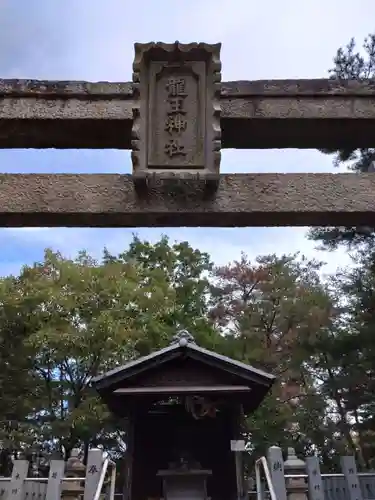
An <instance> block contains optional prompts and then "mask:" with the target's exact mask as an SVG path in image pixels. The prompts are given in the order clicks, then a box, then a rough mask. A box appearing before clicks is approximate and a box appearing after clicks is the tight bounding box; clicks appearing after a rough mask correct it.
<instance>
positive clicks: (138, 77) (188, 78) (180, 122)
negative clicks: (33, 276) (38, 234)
mask: <svg viewBox="0 0 375 500" xmlns="http://www.w3.org/2000/svg"><path fill="white" fill-rule="evenodd" d="M220 79H221V63H220V44H213V45H210V44H204V43H192V44H181V43H178V42H176V43H172V44H164V43H160V42H158V43H153V42H152V43H148V44H135V59H134V67H133V82H131V83H109V82H96V83H89V82H69V81H65V82H61V81H60V82H59V81H35V80H0V148H92V149H94V148H99V149H106V148H111V149H131V150H132V161H133V174H134V175H133V176H129V175H109V174H108V175H104V176H103V175H102V176H98V175H94V174H86V175H77V174H75V175H53V174H45V175H39V174H38V175H36V174H27V175H24V174H15V175H7V174H6V175H3V176H2V177H1V179H0V180H1V187H2V189H1V190H0V224H1V225H3V226H81V227H82V226H86V227H87V226H96V227H99V226H104V227H113V226H120V227H140V226H163V227H165V226H221V227H230V226H251V225H256V226H264V225H293V226H295V225H357V224H358V225H374V224H375V217H374V202H373V193H374V191H375V179H374V176H373V175H371V174H369V175H367V176H355V175H353V174H338V175H332V174H233V175H223V174H221V175H220V176H219V167H220V149H221V148H237V149H239V148H242V149H255V148H256V149H260V148H269V149H271V148H314V149H320V148H329V149H335V148H340V147H345V149H353V150H354V149H355V148H357V147H372V146H373V130H374V126H375V82H374V81H372V80H368V81H363V80H362V81H354V80H346V81H340V80H333V79H318V80H263V81H244V80H240V81H232V82H221V81H220ZM243 167H244V166H242V168H243ZM256 168H257V166H256V165H254V166H251V167H250V166H249V170H250V169H251V170H252V171H254V170H255V171H256ZM155 173H157V175H161V174H163V175H167V176H173V175H175V174H176V173H177V175H178V176H185V175H187V176H190V175H193V176H195V175H196V174H197V173H199V176H201V177H204V178H206V179H210V178H215V179H216V180H218V189H217V191H216V193H215V196H214V198H210V199H206V198H205V197H204V194H202V193H201V191H200V188H198V187H196V188H194V189H193V191H191V192H188V193H186V192H184V193H182V194H180V193H178V192H170V191H165V190H164V191H163V190H162V189H159V188H158V187H157V186H156V188H155V189H154V190H152V192H150V193H149V194H150V198H149V199H148V200H147V201H146V202H145V201H144V200H140V199H139V198H137V196H136V194H135V193H134V186H133V182H134V179H144V178H145V177H147V176H148V175H150V174H151V175H154V174H155ZM201 195H202V196H203V197H202V196H201Z"/></svg>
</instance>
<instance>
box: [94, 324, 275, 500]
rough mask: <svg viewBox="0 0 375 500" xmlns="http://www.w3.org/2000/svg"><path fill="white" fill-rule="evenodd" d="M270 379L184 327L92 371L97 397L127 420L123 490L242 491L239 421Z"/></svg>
mask: <svg viewBox="0 0 375 500" xmlns="http://www.w3.org/2000/svg"><path fill="white" fill-rule="evenodd" d="M274 380H275V377H274V376H272V375H270V374H267V373H265V372H263V371H260V370H257V369H255V368H253V367H251V366H248V365H245V364H243V363H240V362H238V361H235V360H232V359H230V358H227V357H225V356H221V355H219V354H216V353H214V352H212V351H208V350H206V349H203V348H201V347H199V346H198V345H197V344H196V343H195V341H194V339H193V337H192V336H191V335H190V334H189V333H187V332H185V331H182V332H180V333H179V334H177V335H176V336H175V337H174V338H173V340H172V342H171V344H170V345H169V346H168V347H166V348H164V349H161V350H159V351H156V352H154V353H152V354H150V355H148V356H145V357H143V358H140V359H138V360H136V361H132V362H129V363H127V364H126V365H124V366H121V367H119V368H116V369H114V370H112V371H110V372H108V373H106V374H104V375H102V376H99V377H96V378H95V379H94V380H93V382H92V383H93V386H94V387H95V388H96V389H97V391H98V392H99V394H100V396H101V397H102V398H103V400H104V402H105V403H106V404H107V405H108V407H109V408H110V410H111V411H112V412H113V413H114V414H115V415H117V416H119V417H122V418H125V419H126V420H127V424H128V425H127V428H128V438H127V446H128V449H127V485H126V490H127V498H128V499H132V500H148V499H159V498H162V497H164V498H168V499H174V498H178V497H180V498H181V495H183V496H184V495H185V496H189V497H191V498H197V499H198V498H202V499H203V498H206V497H210V498H211V499H212V500H229V499H232V498H233V499H234V498H240V497H242V496H243V492H244V484H243V467H242V464H241V460H240V457H241V454H240V453H239V452H238V449H239V448H238V447H239V443H241V442H242V441H241V438H242V435H241V424H242V421H243V418H244V416H245V415H249V414H250V413H251V412H253V411H254V410H255V409H256V408H257V407H258V406H259V405H260V403H261V402H262V400H263V398H264V397H265V395H266V394H267V392H268V390H269V389H270V387H271V386H272V384H273V382H274Z"/></svg>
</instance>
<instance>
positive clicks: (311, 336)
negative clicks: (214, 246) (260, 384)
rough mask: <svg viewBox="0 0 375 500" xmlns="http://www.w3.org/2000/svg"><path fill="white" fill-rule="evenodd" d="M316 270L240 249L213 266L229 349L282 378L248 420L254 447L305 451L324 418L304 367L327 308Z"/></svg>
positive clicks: (218, 317) (218, 318)
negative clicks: (240, 253)
mask: <svg viewBox="0 0 375 500" xmlns="http://www.w3.org/2000/svg"><path fill="white" fill-rule="evenodd" d="M319 269H320V264H319V263H317V262H314V261H308V260H306V259H304V258H303V257H302V258H298V256H297V255H289V256H282V257H277V256H275V255H269V256H264V257H258V258H257V259H256V260H255V262H254V263H252V262H251V261H249V260H248V258H247V257H246V256H245V255H243V256H242V259H241V260H240V261H239V262H234V263H232V264H230V265H228V266H223V267H219V268H216V269H215V271H214V276H215V286H214V288H213V307H212V310H211V316H212V317H213V319H214V321H215V322H216V324H217V325H218V326H219V327H221V328H222V330H223V332H225V339H226V343H227V346H226V349H227V352H228V353H229V354H230V355H231V356H233V357H235V358H238V359H241V360H242V361H244V362H247V363H249V364H252V365H255V366H260V367H261V368H263V369H266V370H268V371H270V372H271V373H274V374H275V375H278V377H279V378H278V383H277V384H276V386H275V387H274V389H273V391H272V394H271V395H270V396H269V397H268V398H267V400H266V401H265V402H264V404H262V406H261V407H260V408H259V410H258V411H257V412H256V413H255V414H254V415H252V416H251V418H250V419H249V438H250V442H251V446H252V448H253V449H254V450H255V451H256V452H257V454H259V453H261V452H264V451H265V448H266V447H268V446H271V445H274V444H277V443H278V444H280V445H283V446H286V445H288V444H291V443H294V445H295V446H296V447H297V448H298V447H300V448H303V449H304V451H306V449H307V448H308V446H309V445H310V444H312V443H313V442H314V439H315V436H313V435H312V429H313V428H314V427H315V426H316V425H318V423H319V422H322V421H323V419H324V407H325V405H324V402H323V400H322V399H321V398H320V397H319V394H318V393H317V391H316V389H315V388H314V385H313V381H312V379H311V377H310V374H309V372H308V370H307V369H306V364H308V363H309V361H310V357H311V352H310V351H311V350H312V348H311V344H312V343H313V342H314V340H315V338H316V336H317V335H318V333H319V331H320V330H321V329H322V328H323V327H325V325H326V324H327V322H328V321H329V314H330V300H329V297H328V296H327V294H326V292H325V290H324V287H323V286H322V284H321V283H320V279H319V274H318V271H319ZM290 424H293V425H290Z"/></svg>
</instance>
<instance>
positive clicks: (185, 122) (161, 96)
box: [132, 42, 221, 181]
mask: <svg viewBox="0 0 375 500" xmlns="http://www.w3.org/2000/svg"><path fill="white" fill-rule="evenodd" d="M133 71H134V73H133V82H134V108H133V129H132V161H133V175H134V179H135V180H136V181H139V180H145V179H147V177H149V176H150V175H163V176H167V177H168V176H171V177H176V176H177V177H179V176H181V177H186V176H190V175H192V174H193V175H197V174H199V176H201V177H202V178H205V179H209V180H211V179H218V177H219V170H220V149H221V142H220V78H221V74H220V71H221V63H220V44H216V45H209V44H203V43H200V44H197V43H192V44H186V45H184V44H180V43H178V42H176V43H174V44H165V43H149V44H135V60H134V64H133Z"/></svg>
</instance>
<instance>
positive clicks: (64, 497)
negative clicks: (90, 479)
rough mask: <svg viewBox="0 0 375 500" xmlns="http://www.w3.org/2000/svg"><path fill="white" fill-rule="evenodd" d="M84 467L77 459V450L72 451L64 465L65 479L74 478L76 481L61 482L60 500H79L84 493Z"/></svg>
mask: <svg viewBox="0 0 375 500" xmlns="http://www.w3.org/2000/svg"><path fill="white" fill-rule="evenodd" d="M85 470H86V467H85V466H84V465H83V463H82V462H81V460H80V459H79V450H78V449H73V450H72V453H71V455H70V458H69V459H68V460H67V462H66V465H65V477H76V478H77V481H63V483H62V488H61V500H79V499H80V498H81V496H82V494H83V493H84V486H83V484H82V483H83V479H84V475H85Z"/></svg>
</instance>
